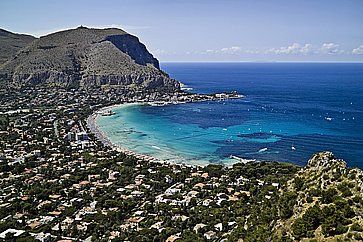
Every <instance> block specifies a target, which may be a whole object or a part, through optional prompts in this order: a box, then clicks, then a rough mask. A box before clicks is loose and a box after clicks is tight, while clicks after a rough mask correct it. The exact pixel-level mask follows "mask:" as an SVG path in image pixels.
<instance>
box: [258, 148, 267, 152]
mask: <svg viewBox="0 0 363 242" xmlns="http://www.w3.org/2000/svg"><path fill="white" fill-rule="evenodd" d="M265 151H267V148H262V149H260V150H259V151H258V153H262V152H265Z"/></svg>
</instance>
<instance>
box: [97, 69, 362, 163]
mask: <svg viewBox="0 0 363 242" xmlns="http://www.w3.org/2000/svg"><path fill="white" fill-rule="evenodd" d="M161 68H162V69H163V70H164V71H166V72H167V73H169V74H170V76H171V77H173V78H176V79H178V80H179V81H181V82H183V83H184V84H186V85H187V87H189V88H192V90H191V91H192V92H198V93H213V92H230V91H238V93H240V94H243V95H245V96H246V97H245V98H244V99H239V100H227V101H215V102H201V103H189V104H179V105H170V106H164V107H151V106H146V105H143V106H140V105H133V106H127V107H122V108H118V109H115V111H116V115H114V116H109V117H100V118H99V119H98V121H97V122H98V124H99V126H100V128H101V130H102V131H103V132H104V133H105V134H106V135H107V136H108V137H109V138H110V139H111V141H112V142H114V143H116V144H119V145H121V146H124V147H126V148H128V149H130V150H134V151H137V152H140V153H145V154H150V155H153V156H155V157H158V158H160V159H164V160H169V161H176V162H184V163H190V164H206V163H225V164H230V163H233V162H236V160H234V159H230V156H231V155H234V156H238V157H241V158H245V159H257V160H273V161H286V162H292V163H296V164H299V165H304V164H306V162H307V160H308V159H309V157H310V156H311V155H312V154H313V153H315V152H318V151H323V150H330V151H332V152H334V153H335V155H336V156H337V157H339V158H342V159H344V160H346V161H347V163H348V165H349V166H351V167H354V166H358V167H361V168H363V64H352V63H349V64H348V63H346V64H341V63H339V64H338V63H161Z"/></svg>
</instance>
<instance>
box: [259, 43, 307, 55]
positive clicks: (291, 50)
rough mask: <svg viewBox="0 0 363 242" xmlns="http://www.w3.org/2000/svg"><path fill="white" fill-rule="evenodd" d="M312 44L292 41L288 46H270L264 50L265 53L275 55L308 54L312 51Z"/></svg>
mask: <svg viewBox="0 0 363 242" xmlns="http://www.w3.org/2000/svg"><path fill="white" fill-rule="evenodd" d="M312 47H313V46H312V45H311V44H305V45H301V44H299V43H293V44H291V45H289V46H282V47H280V48H271V49H269V50H267V51H266V53H267V54H269V53H272V54H276V55H290V54H304V55H306V54H309V53H311V52H312Z"/></svg>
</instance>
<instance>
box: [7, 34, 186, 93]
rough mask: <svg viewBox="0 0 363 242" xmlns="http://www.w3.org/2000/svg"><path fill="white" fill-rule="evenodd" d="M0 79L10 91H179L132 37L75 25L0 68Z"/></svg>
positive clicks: (47, 37) (41, 39) (29, 46)
mask: <svg viewBox="0 0 363 242" xmlns="http://www.w3.org/2000/svg"><path fill="white" fill-rule="evenodd" d="M0 44H1V43H0ZM0 81H6V82H7V83H8V84H9V85H10V86H12V87H20V86H23V85H37V84H51V85H57V86H65V87H66V86H79V87H81V88H95V87H98V86H102V85H106V84H108V85H119V86H122V87H132V88H143V89H159V90H165V91H173V90H177V89H179V88H180V84H179V82H178V81H176V80H174V79H171V78H169V76H168V75H167V74H165V73H164V72H162V71H161V70H160V69H159V62H158V60H157V59H156V58H154V57H153V55H152V54H150V53H149V52H148V51H147V49H146V47H145V45H143V44H142V43H140V42H139V40H138V38H137V37H135V36H132V35H130V34H128V33H126V32H125V31H123V30H121V29H115V28H109V29H89V28H85V27H79V28H77V29H71V30H66V31H61V32H57V33H54V34H50V35H47V36H44V37H41V38H39V39H37V40H35V41H33V42H32V43H31V44H30V45H28V46H27V47H25V48H23V49H22V50H21V51H20V52H18V54H17V55H15V56H14V57H13V58H11V59H10V60H8V61H7V62H6V63H4V64H3V65H2V66H0Z"/></svg>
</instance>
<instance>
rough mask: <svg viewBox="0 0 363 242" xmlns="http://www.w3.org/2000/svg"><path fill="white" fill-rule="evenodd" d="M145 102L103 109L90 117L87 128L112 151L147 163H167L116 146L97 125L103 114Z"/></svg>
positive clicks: (116, 105)
mask: <svg viewBox="0 0 363 242" xmlns="http://www.w3.org/2000/svg"><path fill="white" fill-rule="evenodd" d="M144 104H145V103H143V102H133V103H121V104H114V105H111V106H106V107H102V108H100V109H98V110H96V111H94V112H93V113H92V114H91V115H90V116H88V118H87V120H86V123H87V128H88V129H89V130H90V132H91V133H93V134H94V135H95V137H96V139H97V140H98V141H100V142H101V143H102V144H103V145H105V146H108V147H110V148H111V149H113V150H115V151H117V152H121V153H124V154H125V155H129V156H133V157H135V158H137V159H140V160H143V161H147V162H161V163H166V161H162V160H160V159H157V158H156V157H153V156H150V155H145V154H140V153H137V152H134V151H132V150H129V149H127V148H125V147H122V146H120V145H117V144H114V143H113V142H112V141H111V140H110V139H109V138H108V137H107V135H105V134H104V133H103V132H102V131H101V129H100V128H99V126H98V125H97V118H99V116H100V115H101V113H102V112H107V111H110V110H111V111H112V110H113V109H115V108H122V107H126V106H133V105H144Z"/></svg>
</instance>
